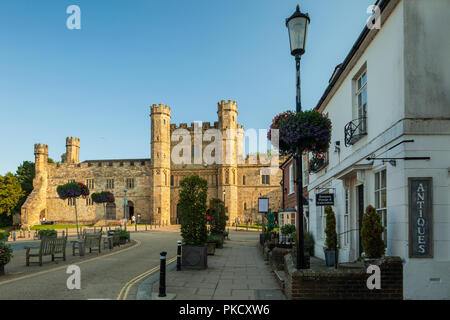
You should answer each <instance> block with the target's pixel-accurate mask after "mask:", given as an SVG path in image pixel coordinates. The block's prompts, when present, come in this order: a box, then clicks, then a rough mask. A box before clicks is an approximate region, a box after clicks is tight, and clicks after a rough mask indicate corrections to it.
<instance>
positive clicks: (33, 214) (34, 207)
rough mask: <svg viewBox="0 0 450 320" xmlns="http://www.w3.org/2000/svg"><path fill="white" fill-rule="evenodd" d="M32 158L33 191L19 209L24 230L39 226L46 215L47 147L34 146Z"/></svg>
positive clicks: (41, 145)
mask: <svg viewBox="0 0 450 320" xmlns="http://www.w3.org/2000/svg"><path fill="white" fill-rule="evenodd" d="M34 158H35V161H34V168H35V172H36V174H35V177H34V179H33V191H32V192H31V194H30V195H29V196H28V198H27V200H26V201H25V203H24V204H23V205H22V208H21V224H22V227H23V228H25V229H27V228H29V227H30V226H33V225H36V224H39V220H40V218H41V217H45V216H46V213H47V187H48V145H46V144H40V143H37V144H35V145H34Z"/></svg>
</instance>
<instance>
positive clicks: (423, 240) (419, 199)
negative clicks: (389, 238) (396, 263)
mask: <svg viewBox="0 0 450 320" xmlns="http://www.w3.org/2000/svg"><path fill="white" fill-rule="evenodd" d="M432 189H433V179H432V178H409V179H408V193H409V224H408V225H409V257H410V258H433V212H432V209H433V194H432Z"/></svg>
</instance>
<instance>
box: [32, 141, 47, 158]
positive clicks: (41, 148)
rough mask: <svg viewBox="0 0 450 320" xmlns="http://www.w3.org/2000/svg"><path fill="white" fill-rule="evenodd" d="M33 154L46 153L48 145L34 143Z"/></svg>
mask: <svg viewBox="0 0 450 320" xmlns="http://www.w3.org/2000/svg"><path fill="white" fill-rule="evenodd" d="M34 154H45V155H48V145H46V144H40V143H36V144H35V145H34Z"/></svg>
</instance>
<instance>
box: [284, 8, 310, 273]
mask: <svg viewBox="0 0 450 320" xmlns="http://www.w3.org/2000/svg"><path fill="white" fill-rule="evenodd" d="M309 22H310V19H309V16H308V14H307V13H306V14H305V13H302V12H300V6H298V5H297V10H296V11H295V12H294V14H293V15H292V16H291V17H290V18H288V19H286V27H287V28H288V31H289V42H290V44H291V54H292V55H293V56H294V57H295V63H296V69H297V98H296V111H297V112H301V111H302V104H301V101H300V57H301V55H302V54H304V53H305V43H306V36H307V33H308V25H309ZM295 167H296V169H297V170H296V171H297V176H296V180H295V183H296V186H297V269H306V263H305V253H304V251H303V249H304V244H303V181H302V173H303V170H302V152H301V150H299V149H297V152H296V154H295Z"/></svg>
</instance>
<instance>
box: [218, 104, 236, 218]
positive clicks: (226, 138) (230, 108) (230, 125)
mask: <svg viewBox="0 0 450 320" xmlns="http://www.w3.org/2000/svg"><path fill="white" fill-rule="evenodd" d="M217 116H218V120H219V129H220V130H221V133H222V164H221V165H220V166H219V168H218V170H219V172H218V175H219V186H218V195H219V197H221V198H222V200H223V198H225V207H226V208H227V215H228V217H229V220H228V223H230V224H231V223H233V222H235V219H236V218H237V213H238V210H237V203H238V192H237V185H238V181H237V179H238V175H237V172H238V171H237V154H238V136H240V134H239V133H238V125H237V116H238V111H237V103H236V101H232V100H228V102H226V101H225V100H222V101H220V102H219V103H218V104H217Z"/></svg>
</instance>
